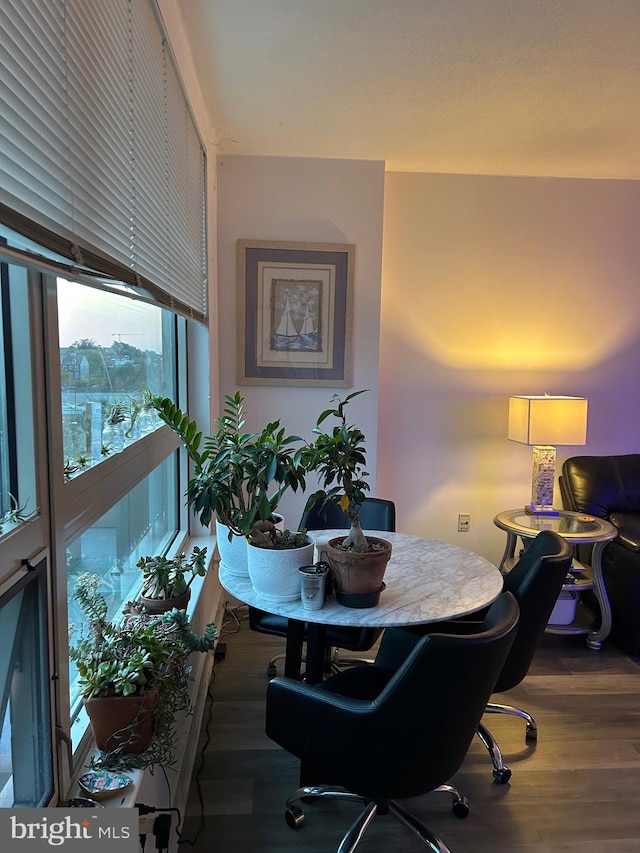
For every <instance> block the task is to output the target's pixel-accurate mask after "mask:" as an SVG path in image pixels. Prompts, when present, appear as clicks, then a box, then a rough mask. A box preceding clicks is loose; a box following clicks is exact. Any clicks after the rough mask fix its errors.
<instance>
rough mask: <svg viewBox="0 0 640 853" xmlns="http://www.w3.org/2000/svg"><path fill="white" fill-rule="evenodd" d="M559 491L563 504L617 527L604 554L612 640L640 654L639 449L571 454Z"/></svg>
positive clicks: (627, 649) (629, 651)
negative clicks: (617, 453) (611, 453)
mask: <svg viewBox="0 0 640 853" xmlns="http://www.w3.org/2000/svg"><path fill="white" fill-rule="evenodd" d="M560 492H561V494H562V502H563V506H564V508H565V509H568V510H572V511H574V512H581V513H585V514H587V515H595V516H597V517H599V518H606V519H607V520H608V521H610V522H611V523H612V524H613V525H615V526H616V527H617V528H618V536H617V538H616V539H613V540H612V541H611V542H610V543H609V544H608V545H607V547H606V548H605V550H604V553H603V557H602V571H603V576H604V582H605V587H606V590H607V595H608V598H609V602H610V603H611V617H612V629H611V639H612V640H613V642H614V643H615V644H616V645H617V646H618V647H619V648H620V649H621V650H622V651H624V652H625V653H626V654H628V655H631V656H632V657H640V453H629V454H626V455H624V456H573V457H571V458H570V459H567V460H566V461H565V462H564V463H563V465H562V473H561V475H560ZM578 559H585V555H583V553H582V552H580V553H579V554H578ZM586 559H587V561H588V556H587V557H586Z"/></svg>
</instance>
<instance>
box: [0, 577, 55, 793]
mask: <svg viewBox="0 0 640 853" xmlns="http://www.w3.org/2000/svg"><path fill="white" fill-rule="evenodd" d="M45 569H46V562H45V560H42V561H41V562H40V564H39V565H38V566H36V567H35V568H34V569H32V570H29V571H28V572H27V573H26V575H25V576H24V577H23V578H22V579H21V580H20V581H19V582H18V583H16V584H14V586H13V587H12V588H11V590H10V591H9V592H8V593H6V594H5V595H4V596H0V636H2V657H1V659H0V807H3V808H6V807H8V806H24V807H32V808H38V807H42V806H45V805H46V804H47V801H48V799H49V798H50V796H51V793H52V790H53V767H52V749H51V724H50V717H51V708H50V696H49V689H48V686H47V685H48V684H49V671H48V666H47V655H48V627H47V595H46V581H47V575H46V571H45Z"/></svg>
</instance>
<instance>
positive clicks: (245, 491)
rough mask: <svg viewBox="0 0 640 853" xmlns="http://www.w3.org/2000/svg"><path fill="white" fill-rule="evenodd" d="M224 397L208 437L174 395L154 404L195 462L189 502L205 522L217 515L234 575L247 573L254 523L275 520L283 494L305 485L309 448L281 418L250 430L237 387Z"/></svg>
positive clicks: (225, 559)
mask: <svg viewBox="0 0 640 853" xmlns="http://www.w3.org/2000/svg"><path fill="white" fill-rule="evenodd" d="M224 399H225V405H224V410H223V415H222V417H220V418H217V419H216V421H215V431H214V432H213V434H212V435H210V436H207V437H206V438H204V437H203V434H202V432H201V431H200V430H199V428H198V425H197V423H196V421H195V420H191V419H190V418H189V416H188V415H187V414H186V413H183V412H182V411H181V410H180V409H179V408H178V407H177V406H176V404H175V403H173V401H172V400H171V399H169V398H168V397H164V398H163V397H154V406H155V408H156V411H157V412H158V415H159V417H160V419H161V420H162V421H163V422H164V423H165V424H167V426H169V427H170V428H171V429H172V430H173V431H174V432H175V433H176V434H177V435H178V436H179V437H180V439H181V441H182V443H183V445H184V447H185V449H186V451H187V453H188V455H189V458H190V459H191V460H192V461H193V463H194V471H193V476H192V477H191V479H190V480H189V484H188V487H187V501H188V503H189V505H190V506H191V508H192V510H193V512H194V513H195V514H196V515H197V516H198V517H199V519H200V521H201V523H202V524H203V525H204V526H205V527H207V526H208V525H209V524H210V523H211V519H212V517H213V516H215V520H216V532H217V542H218V550H219V551H220V556H221V559H222V562H223V564H224V565H225V566H226V567H227V568H228V569H229V570H230V571H232V572H233V573H234V574H243V575H246V574H247V573H248V567H247V547H246V541H245V540H246V538H247V537H248V536H249V535H250V534H251V533H252V531H253V528H254V526H255V525H256V524H258V523H264V522H272V523H274V522H275V514H276V509H277V507H278V503H279V501H280V499H281V497H282V495H283V493H284V492H285V491H286V490H287V489H293V490H294V491H296V490H297V489H298V488H302V489H304V487H305V468H304V466H303V465H302V461H301V460H302V454H303V448H302V447H299V448H297V449H296V447H295V445H296V443H298V442H302V439H301V438H299V436H295V435H294V436H288V435H287V434H286V432H285V430H284V428H283V427H282V426H281V425H280V421H279V420H276V421H272V422H271V423H268V424H267V425H266V426H265V427H264V429H263V430H262V431H261V432H247V431H245V430H244V424H245V417H244V398H243V396H242V395H241V393H240V392H239V391H237V392H236V393H235V395H233V396H229V395H227V396H225V398H224ZM227 545H229V546H231V547H229V548H227Z"/></svg>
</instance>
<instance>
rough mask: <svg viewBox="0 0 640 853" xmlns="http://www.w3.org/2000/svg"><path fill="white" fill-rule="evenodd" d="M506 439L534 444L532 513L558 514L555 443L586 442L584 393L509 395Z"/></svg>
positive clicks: (527, 507) (585, 401)
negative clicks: (554, 489) (554, 498)
mask: <svg viewBox="0 0 640 853" xmlns="http://www.w3.org/2000/svg"><path fill="white" fill-rule="evenodd" d="M509 439H510V440H511V441H519V442H520V443H521V444H529V445H533V477H532V480H531V503H530V504H529V505H528V506H526V507H525V509H526V511H527V512H529V513H531V514H532V515H558V510H557V509H554V508H553V486H554V480H555V468H556V445H558V444H575V445H578V444H586V442H587V400H586V398H585V397H560V396H558V397H552V396H550V395H548V394H545V395H544V396H539V397H524V396H519V397H509Z"/></svg>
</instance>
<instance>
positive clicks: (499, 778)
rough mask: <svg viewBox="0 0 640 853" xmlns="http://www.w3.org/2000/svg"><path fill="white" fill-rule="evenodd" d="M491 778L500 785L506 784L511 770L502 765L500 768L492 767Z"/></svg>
mask: <svg viewBox="0 0 640 853" xmlns="http://www.w3.org/2000/svg"><path fill="white" fill-rule="evenodd" d="M493 778H494V779H495V780H496V782H499V783H500V784H501V785H506V784H507V782H508V781H509V779H511V770H509V768H508V767H503V768H502V770H498V769H497V768H494V771H493Z"/></svg>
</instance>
